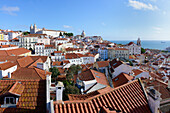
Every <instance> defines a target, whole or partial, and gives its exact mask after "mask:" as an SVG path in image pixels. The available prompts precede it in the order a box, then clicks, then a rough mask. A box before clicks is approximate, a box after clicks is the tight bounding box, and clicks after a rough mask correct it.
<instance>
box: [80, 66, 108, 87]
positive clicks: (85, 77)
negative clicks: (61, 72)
mask: <svg viewBox="0 0 170 113" xmlns="http://www.w3.org/2000/svg"><path fill="white" fill-rule="evenodd" d="M79 79H80V80H82V81H89V80H94V79H95V80H96V81H97V83H100V84H103V85H106V86H107V85H109V84H108V81H107V78H106V76H105V74H103V73H101V72H98V71H95V70H92V69H87V70H85V71H83V72H82V73H80V76H79Z"/></svg>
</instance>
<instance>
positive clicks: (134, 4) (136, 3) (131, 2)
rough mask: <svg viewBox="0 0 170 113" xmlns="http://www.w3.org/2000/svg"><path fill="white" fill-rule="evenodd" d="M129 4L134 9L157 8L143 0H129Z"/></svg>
mask: <svg viewBox="0 0 170 113" xmlns="http://www.w3.org/2000/svg"><path fill="white" fill-rule="evenodd" d="M129 6H131V7H133V8H134V9H136V10H142V9H144V10H152V11H154V10H157V9H158V7H157V6H153V5H152V4H150V3H149V4H145V3H143V2H139V1H136V0H129Z"/></svg>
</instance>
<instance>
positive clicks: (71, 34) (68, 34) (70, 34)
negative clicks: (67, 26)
mask: <svg viewBox="0 0 170 113" xmlns="http://www.w3.org/2000/svg"><path fill="white" fill-rule="evenodd" d="M64 35H65V36H68V37H71V36H73V33H64Z"/></svg>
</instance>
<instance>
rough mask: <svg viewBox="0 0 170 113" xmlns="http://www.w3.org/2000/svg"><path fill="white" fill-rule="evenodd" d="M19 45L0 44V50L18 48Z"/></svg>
mask: <svg viewBox="0 0 170 113" xmlns="http://www.w3.org/2000/svg"><path fill="white" fill-rule="evenodd" d="M18 48H19V47H18V46H16V45H11V44H10V45H0V50H11V49H18Z"/></svg>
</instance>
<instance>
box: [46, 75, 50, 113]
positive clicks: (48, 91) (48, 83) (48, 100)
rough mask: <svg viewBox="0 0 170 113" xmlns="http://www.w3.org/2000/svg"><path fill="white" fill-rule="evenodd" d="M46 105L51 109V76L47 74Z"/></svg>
mask: <svg viewBox="0 0 170 113" xmlns="http://www.w3.org/2000/svg"><path fill="white" fill-rule="evenodd" d="M46 107H47V110H50V76H49V75H47V76H46Z"/></svg>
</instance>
